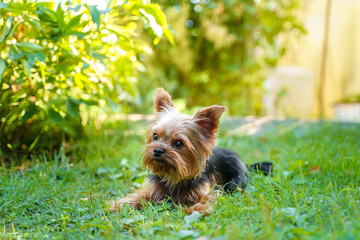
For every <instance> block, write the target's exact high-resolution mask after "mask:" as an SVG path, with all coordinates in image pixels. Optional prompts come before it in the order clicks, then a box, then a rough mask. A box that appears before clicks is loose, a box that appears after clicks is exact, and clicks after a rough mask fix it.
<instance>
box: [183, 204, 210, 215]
mask: <svg viewBox="0 0 360 240" xmlns="http://www.w3.org/2000/svg"><path fill="white" fill-rule="evenodd" d="M212 210H213V206H212V205H210V204H203V203H196V204H195V205H193V206H191V207H189V208H187V209H186V210H185V211H186V212H187V213H188V214H192V213H193V212H194V211H198V212H199V213H202V214H203V215H209V214H210V213H211V212H212Z"/></svg>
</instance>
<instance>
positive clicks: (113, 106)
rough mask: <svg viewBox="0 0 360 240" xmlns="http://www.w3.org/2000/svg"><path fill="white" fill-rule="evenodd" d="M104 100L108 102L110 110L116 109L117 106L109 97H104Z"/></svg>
mask: <svg viewBox="0 0 360 240" xmlns="http://www.w3.org/2000/svg"><path fill="white" fill-rule="evenodd" d="M105 100H106V101H107V103H108V104H109V106H110V108H111V110H113V111H114V112H116V111H117V109H118V106H117V105H116V104H115V103H114V102H113V101H112V100H111V99H110V98H108V97H107V98H105Z"/></svg>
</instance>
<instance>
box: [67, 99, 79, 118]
mask: <svg viewBox="0 0 360 240" xmlns="http://www.w3.org/2000/svg"><path fill="white" fill-rule="evenodd" d="M66 109H67V112H68V114H69V115H70V116H72V117H75V118H77V117H79V116H80V109H79V104H78V103H77V102H76V101H74V99H72V98H71V97H69V98H68V99H66Z"/></svg>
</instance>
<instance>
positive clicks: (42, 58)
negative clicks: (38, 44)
mask: <svg viewBox="0 0 360 240" xmlns="http://www.w3.org/2000/svg"><path fill="white" fill-rule="evenodd" d="M32 55H34V57H35V58H36V59H37V60H38V61H40V62H45V59H46V56H45V54H43V53H42V52H35V53H32Z"/></svg>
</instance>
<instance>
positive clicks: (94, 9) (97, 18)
mask: <svg viewBox="0 0 360 240" xmlns="http://www.w3.org/2000/svg"><path fill="white" fill-rule="evenodd" d="M88 8H89V11H90V15H91V18H92V20H93V22H94V23H96V25H97V27H98V28H99V27H100V12H99V10H98V9H97V7H96V6H88Z"/></svg>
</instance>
